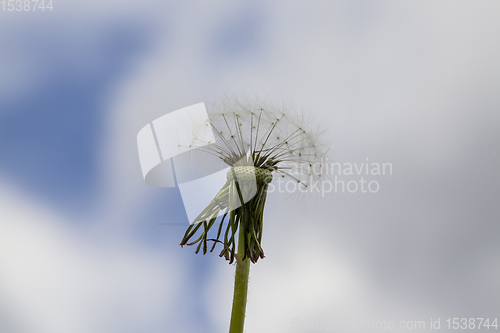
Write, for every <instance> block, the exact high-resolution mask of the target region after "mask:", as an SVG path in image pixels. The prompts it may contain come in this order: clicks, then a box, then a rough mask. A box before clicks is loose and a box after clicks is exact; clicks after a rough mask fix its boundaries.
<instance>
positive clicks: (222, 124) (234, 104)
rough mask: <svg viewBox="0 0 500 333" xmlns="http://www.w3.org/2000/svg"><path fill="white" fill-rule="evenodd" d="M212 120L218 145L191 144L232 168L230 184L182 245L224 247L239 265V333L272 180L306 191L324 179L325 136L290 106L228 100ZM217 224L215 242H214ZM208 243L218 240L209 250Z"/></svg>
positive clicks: (235, 321) (235, 319)
mask: <svg viewBox="0 0 500 333" xmlns="http://www.w3.org/2000/svg"><path fill="white" fill-rule="evenodd" d="M209 120H210V126H212V128H213V131H214V133H215V134H216V142H215V143H214V142H193V143H192V144H193V146H196V147H197V149H200V150H203V151H205V152H206V153H208V154H212V155H214V156H216V157H218V158H219V159H220V160H222V161H223V162H224V163H225V164H226V165H227V166H228V167H230V169H229V171H228V172H227V175H226V183H225V184H224V185H223V186H222V188H221V189H220V191H219V192H218V193H217V194H216V195H215V197H214V199H213V200H212V201H211V202H210V204H209V205H207V207H206V208H205V209H204V210H203V211H202V212H201V213H200V214H199V215H198V216H197V217H196V219H195V221H193V222H196V223H194V224H192V225H190V226H189V228H188V229H187V230H186V233H185V235H184V237H183V239H182V241H181V243H180V245H181V246H184V245H196V244H197V247H196V251H195V252H196V253H199V252H200V250H201V251H202V253H203V254H206V253H207V251H210V252H212V251H213V250H214V249H215V247H216V245H217V244H219V243H220V244H222V250H221V252H220V254H219V255H220V256H221V257H224V258H225V259H226V260H228V261H229V263H230V264H232V263H234V262H235V261H236V275H235V290H234V298H233V308H232V314H231V323H230V333H237V332H243V326H244V317H245V308H246V298H247V289H248V276H249V270H250V262H252V263H256V262H257V261H258V260H259V259H262V258H264V250H263V248H262V239H263V225H264V224H263V218H264V206H265V203H266V197H267V191H268V187H269V184H270V183H271V182H272V180H273V177H286V178H289V179H290V180H292V181H294V182H296V183H297V184H298V186H300V187H302V188H307V186H308V184H309V183H310V182H311V181H314V180H315V179H316V178H317V177H320V176H321V174H320V173H317V172H314V171H315V170H322V165H321V164H322V162H323V157H324V156H325V154H326V152H327V147H326V146H325V145H324V144H322V143H321V142H320V141H319V140H318V137H319V135H320V134H321V133H320V132H319V131H317V130H314V129H313V128H311V126H308V125H310V123H311V122H310V121H309V120H308V119H307V118H306V116H305V114H304V113H303V112H302V113H293V112H290V110H289V109H288V108H287V107H285V106H277V105H272V104H270V103H262V102H259V101H255V100H250V99H243V98H227V99H225V100H223V101H222V102H221V103H219V104H216V105H215V106H214V107H213V109H212V111H211V113H210V114H209ZM220 215H222V218H220V219H219V218H218V217H219V216H220ZM226 220H227V223H226V224H225V225H226V227H225V230H223V229H224V221H226ZM217 221H218V223H219V225H218V227H217V235H216V238H209V236H208V233H209V231H210V230H211V228H212V227H213V226H214V225H215V224H216V222H217ZM202 227H203V228H202ZM237 233H238V237H237V238H236V234H237ZM209 242H213V244H211V248H210V250H208V245H209Z"/></svg>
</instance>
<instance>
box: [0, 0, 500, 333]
mask: <svg viewBox="0 0 500 333" xmlns="http://www.w3.org/2000/svg"><path fill="white" fill-rule="evenodd" d="M53 6H54V10H53V12H47V11H45V12H40V11H35V12H8V11H6V12H3V11H0V31H1V32H0V331H1V332H9V333H10V332H12V333H18V332H19V333H34V332H36V333H67V332H72V333H80V332H82V333H83V332H93V333H100V332H120V333H133V332H186V333H191V332H206V333H212V332H214V333H215V332H224V331H227V327H228V323H229V316H230V308H231V300H232V284H233V274H234V267H233V266H230V265H228V264H227V263H226V262H225V261H224V260H222V259H221V258H219V257H218V256H217V255H216V254H215V253H214V254H211V255H206V256H204V257H203V256H201V255H195V254H194V248H190V247H185V248H183V249H181V248H180V247H179V246H178V244H179V242H180V240H181V238H182V235H183V233H184V231H185V228H186V227H187V223H188V221H187V218H186V215H185V212H184V210H183V206H182V202H181V198H180V195H179V192H178V190H176V189H172V188H154V187H149V186H147V185H146V184H145V183H144V182H143V180H142V174H141V170H140V165H139V160H138V156H137V148H136V135H137V132H138V131H139V130H140V129H141V128H142V127H143V126H144V125H145V124H147V123H148V122H150V121H151V120H153V119H155V118H157V117H159V116H161V115H163V114H165V113H168V112H170V111H173V110H176V109H179V108H182V107H185V106H188V105H192V104H195V103H199V102H205V103H206V104H207V105H211V103H212V102H213V101H214V100H216V99H217V98H220V97H222V96H224V95H225V94H228V93H233V92H236V93H250V94H253V93H255V92H257V93H261V94H268V93H269V94H271V95H272V96H277V97H279V98H283V99H284V100H286V101H287V102H290V103H292V104H295V105H299V106H304V107H305V108H306V109H308V110H311V112H313V113H314V114H315V115H317V118H318V119H321V121H322V124H323V126H324V127H325V128H326V129H327V130H328V132H327V134H326V136H325V140H326V141H328V142H331V160H332V161H335V162H340V163H362V162H365V161H366V159H367V158H368V159H369V161H370V162H378V163H384V162H385V163H392V165H393V174H392V175H386V176H373V177H371V178H368V180H377V181H378V182H379V184H380V190H379V192H378V193H376V194H370V193H364V194H363V193H329V194H326V195H325V197H323V198H322V197H321V196H317V195H315V196H312V197H311V198H300V200H303V201H299V203H300V204H298V205H297V201H296V198H292V199H290V198H289V196H287V195H284V194H282V195H279V194H273V195H270V198H269V202H268V204H267V207H266V216H265V222H266V231H265V235H264V240H263V246H264V250H265V251H266V259H264V260H262V261H259V263H258V264H257V265H253V266H252V268H251V277H250V287H249V288H250V289H249V303H248V313H247V322H246V331H247V332H277V333H281V332H283V333H288V332H294V331H295V332H313V331H314V332H322V330H318V329H316V330H311V329H309V328H308V324H311V323H316V324H327V323H339V324H346V323H347V324H349V323H359V322H361V321H362V320H363V319H368V320H372V321H382V320H384V319H386V320H393V321H394V322H396V323H398V322H399V321H401V320H404V321H418V320H424V321H426V324H427V325H428V324H429V321H430V319H431V318H433V319H434V320H435V319H437V318H441V322H442V323H441V324H442V326H443V325H444V321H445V320H446V318H448V317H465V318H470V317H485V318H487V317H490V318H494V317H495V316H498V313H499V312H498V311H499V310H500V288H499V284H498V278H499V276H500V261H499V260H498V259H499V255H500V245H499V242H498V237H499V235H500V228H499V222H500V206H499V205H498V203H499V199H500V186H499V185H500V171H499V170H500V135H499V133H500V112H499V107H500V94H498V91H499V88H500V79H499V78H500V64H499V62H498V59H500V21H498V14H499V13H500V3H499V2H497V1H493V0H492V1H474V2H472V1H439V2H437V1H404V2H403V1H361V0H356V1H353V0H349V1H347V0H345V1H328V2H327V1H307V2H298V1H294V2H290V1H274V2H269V1H251V2H248V1H246V2H244V1H203V2H202V1H196V2H189V3H188V2H169V1H142V2H138V1H128V0H127V1H104V2H103V1H72V2H69V1H67V2H63V1H61V2H59V1H54V2H53ZM0 9H1V8H0ZM351 178H352V179H358V178H359V177H351ZM351 178H347V177H345V178H343V179H344V180H346V181H347V180H349V179H351ZM297 323H298V324H297ZM297 326H300V327H297ZM428 330H430V328H429V326H427V329H426V330H422V331H428ZM323 331H325V332H328V330H323ZM353 331H355V330H353ZM357 331H359V332H364V331H366V330H363V329H360V330H357Z"/></svg>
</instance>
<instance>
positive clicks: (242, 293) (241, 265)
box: [229, 226, 250, 333]
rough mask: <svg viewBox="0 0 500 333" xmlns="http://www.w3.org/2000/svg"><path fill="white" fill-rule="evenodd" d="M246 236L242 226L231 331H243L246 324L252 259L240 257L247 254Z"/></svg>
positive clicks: (235, 332)
mask: <svg viewBox="0 0 500 333" xmlns="http://www.w3.org/2000/svg"><path fill="white" fill-rule="evenodd" d="M244 237H245V231H244V228H242V226H240V232H239V241H238V259H237V261H236V276H235V278H234V295H233V309H232V312H231V323H230V325H229V333H243V327H244V325H245V313H246V306H247V292H248V277H249V274H250V259H249V258H248V257H247V258H245V260H243V261H241V260H240V258H243V257H244V255H245V242H244V241H243V239H244Z"/></svg>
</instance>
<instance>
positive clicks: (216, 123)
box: [209, 97, 327, 184]
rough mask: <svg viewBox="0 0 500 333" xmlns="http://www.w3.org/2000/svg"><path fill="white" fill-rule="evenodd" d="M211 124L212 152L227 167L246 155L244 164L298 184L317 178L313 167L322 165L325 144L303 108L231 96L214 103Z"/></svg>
mask: <svg viewBox="0 0 500 333" xmlns="http://www.w3.org/2000/svg"><path fill="white" fill-rule="evenodd" d="M209 120H210V124H211V126H212V127H213V129H214V131H215V133H216V134H217V136H216V141H215V143H214V144H213V145H212V147H211V148H210V149H211V150H212V151H211V153H212V154H214V155H216V156H218V157H219V158H220V159H222V161H224V163H226V164H228V165H229V166H235V163H237V161H241V159H242V158H244V157H245V156H246V155H249V156H250V159H251V161H250V160H249V161H247V162H249V163H252V164H253V165H254V166H255V167H258V168H263V169H266V170H269V171H271V172H275V171H279V172H280V173H281V175H282V176H283V177H290V178H291V179H292V180H296V181H297V182H298V183H300V184H307V183H308V182H310V181H311V180H312V178H318V177H320V173H319V172H315V171H314V169H315V168H316V169H317V168H320V166H321V165H322V163H321V162H322V159H323V157H324V156H326V152H327V146H326V145H325V144H324V143H323V142H321V140H320V134H321V133H320V131H319V130H317V129H316V127H317V126H315V122H314V120H313V118H311V117H310V116H309V115H308V114H307V113H305V112H304V111H303V110H300V111H296V110H293V109H290V108H289V107H288V106H281V105H278V104H272V103H266V102H263V101H262V100H259V99H248V98H244V97H230V98H225V99H223V100H221V101H219V102H218V103H216V104H214V106H213V107H212V110H211V111H210V113H209ZM212 143H213V142H212ZM311 170H312V171H311Z"/></svg>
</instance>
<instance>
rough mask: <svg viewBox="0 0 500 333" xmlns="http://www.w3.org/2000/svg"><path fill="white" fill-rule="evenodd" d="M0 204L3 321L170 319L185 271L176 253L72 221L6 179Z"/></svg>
mask: <svg viewBox="0 0 500 333" xmlns="http://www.w3.org/2000/svg"><path fill="white" fill-rule="evenodd" d="M0 212H1V214H0V216H1V217H0V269H1V273H0V294H1V295H2V305H3V306H2V308H0V312H4V313H3V314H2V317H8V318H10V321H9V322H5V321H3V322H4V325H7V324H8V325H11V326H14V327H18V328H19V329H20V331H22V332H30V333H31V332H37V333H45V332H47V333H58V332H60V333H65V332H75V333H78V332H82V333H84V332H85V333H87V332H96V333H97V332H127V330H129V329H131V328H134V327H136V328H137V327H154V326H155V325H156V327H163V326H164V325H165V324H166V319H167V317H166V315H165V314H166V313H168V311H169V310H171V309H173V307H174V304H173V302H174V301H175V298H176V291H175V288H174V286H175V285H176V284H178V283H179V280H180V279H179V274H182V271H181V272H179V270H174V269H172V267H176V263H175V262H174V261H172V259H170V258H168V257H166V256H165V255H160V254H159V253H158V252H154V251H151V250H149V249H147V248H144V247H143V246H141V245H139V244H137V243H135V242H134V241H133V240H130V239H123V237H121V236H118V235H117V234H116V233H111V232H109V230H108V231H106V230H104V229H102V230H98V229H95V230H93V231H92V232H90V233H89V231H88V230H86V229H85V228H82V227H74V228H73V227H71V221H68V220H64V219H63V218H61V217H60V216H58V215H57V214H55V213H54V212H51V211H48V210H47V209H46V208H44V207H43V206H40V205H38V204H36V203H35V202H32V201H30V200H28V199H26V197H25V196H21V195H19V194H18V193H15V192H13V191H11V190H6V189H5V187H2V189H1V191H0ZM169 267H170V268H169ZM169 325H171V324H169ZM6 329H7V328H5V327H4V329H2V322H0V330H1V331H6Z"/></svg>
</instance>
